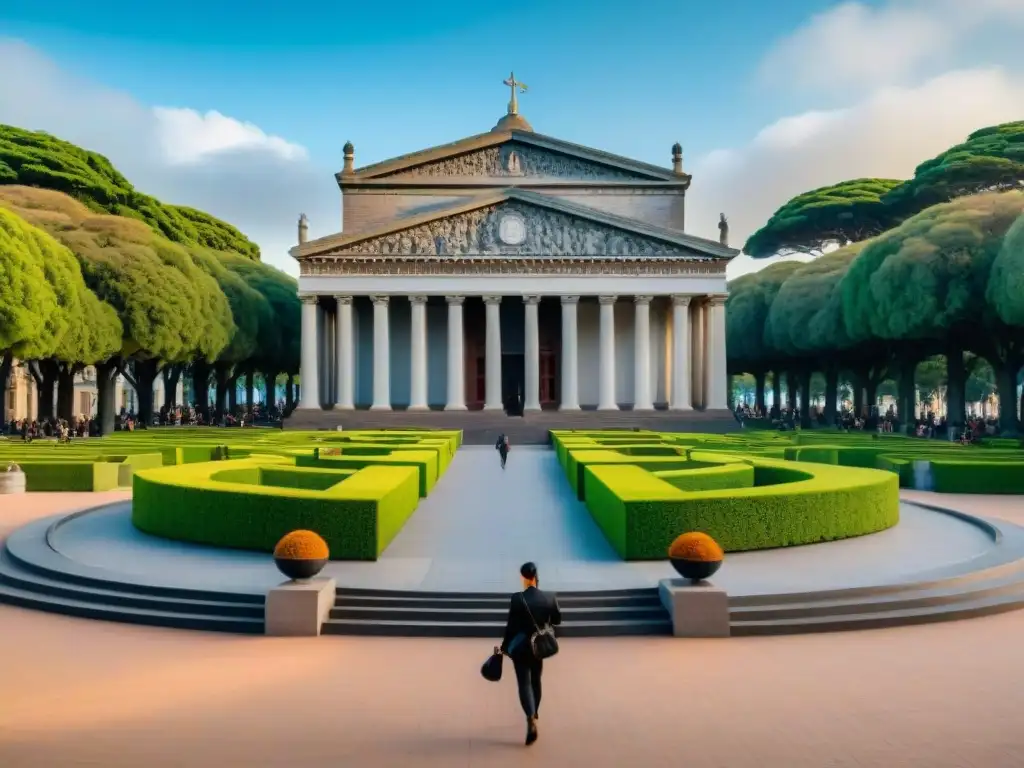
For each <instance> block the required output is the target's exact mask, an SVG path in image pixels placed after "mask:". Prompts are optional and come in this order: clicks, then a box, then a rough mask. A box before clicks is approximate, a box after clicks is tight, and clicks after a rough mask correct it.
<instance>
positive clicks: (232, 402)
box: [228, 375, 239, 415]
mask: <svg viewBox="0 0 1024 768" xmlns="http://www.w3.org/2000/svg"><path fill="white" fill-rule="evenodd" d="M238 378H239V377H238V376H237V375H236V376H231V377H230V378H229V379H228V413H230V414H232V415H234V414H236V413H238Z"/></svg>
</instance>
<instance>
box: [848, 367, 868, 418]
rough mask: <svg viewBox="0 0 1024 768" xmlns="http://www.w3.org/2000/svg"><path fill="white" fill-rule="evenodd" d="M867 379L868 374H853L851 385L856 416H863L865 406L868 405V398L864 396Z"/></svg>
mask: <svg viewBox="0 0 1024 768" xmlns="http://www.w3.org/2000/svg"><path fill="white" fill-rule="evenodd" d="M866 381H867V376H864V375H863V374H860V373H855V374H853V380H852V381H851V382H850V387H851V388H852V389H853V414H854V416H863V415H864V408H865V407H866V405H867V401H866V398H865V397H864V389H865V387H864V383H865V382H866Z"/></svg>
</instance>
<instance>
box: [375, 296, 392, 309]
mask: <svg viewBox="0 0 1024 768" xmlns="http://www.w3.org/2000/svg"><path fill="white" fill-rule="evenodd" d="M390 300H391V297H390V296H386V295H384V294H382V293H375V294H373V295H372V296H370V301H372V302H373V303H374V304H376V305H378V306H379V305H384V306H385V307H386V306H387V305H388V302H389V301H390Z"/></svg>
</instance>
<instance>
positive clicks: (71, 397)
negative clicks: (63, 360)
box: [57, 365, 75, 424]
mask: <svg viewBox="0 0 1024 768" xmlns="http://www.w3.org/2000/svg"><path fill="white" fill-rule="evenodd" d="M57 418H59V419H64V420H65V421H67V422H68V423H69V424H70V423H71V422H73V421H74V419H75V367H74V366H70V365H61V366H59V368H58V372H57Z"/></svg>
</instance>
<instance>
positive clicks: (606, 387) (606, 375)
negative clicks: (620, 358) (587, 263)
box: [597, 296, 619, 411]
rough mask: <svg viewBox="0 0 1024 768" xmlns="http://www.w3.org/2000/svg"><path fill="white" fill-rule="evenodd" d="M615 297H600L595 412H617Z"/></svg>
mask: <svg viewBox="0 0 1024 768" xmlns="http://www.w3.org/2000/svg"><path fill="white" fill-rule="evenodd" d="M615 299H616V297H615V296H600V297H598V301H599V302H600V303H601V355H600V366H601V375H600V379H599V381H598V393H599V394H598V398H597V410H599V411H617V410H618V409H619V405H618V403H617V402H616V401H615Z"/></svg>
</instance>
